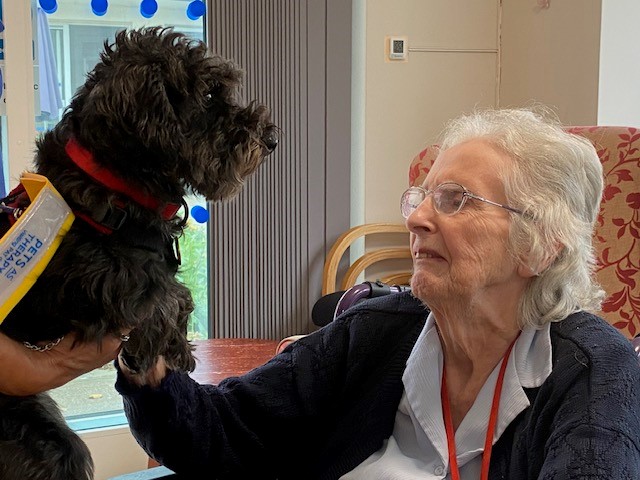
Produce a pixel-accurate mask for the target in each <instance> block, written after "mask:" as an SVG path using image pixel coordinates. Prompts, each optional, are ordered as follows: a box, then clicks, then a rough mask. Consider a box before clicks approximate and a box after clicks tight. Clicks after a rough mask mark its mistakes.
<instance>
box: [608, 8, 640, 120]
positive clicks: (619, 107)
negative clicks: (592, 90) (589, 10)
mask: <svg viewBox="0 0 640 480" xmlns="http://www.w3.org/2000/svg"><path fill="white" fill-rule="evenodd" d="M639 19H640V1H638V0H603V1H602V29H601V41H600V89H599V98H598V124H599V125H622V126H635V127H640V49H639V48H638V20H639Z"/></svg>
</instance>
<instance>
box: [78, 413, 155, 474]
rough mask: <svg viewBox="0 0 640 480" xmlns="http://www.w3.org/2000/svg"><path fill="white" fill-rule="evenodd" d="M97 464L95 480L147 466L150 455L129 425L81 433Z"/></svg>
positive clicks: (142, 468)
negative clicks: (140, 444) (136, 438)
mask: <svg viewBox="0 0 640 480" xmlns="http://www.w3.org/2000/svg"><path fill="white" fill-rule="evenodd" d="M80 437H81V438H82V440H84V442H85V443H86V444H87V446H88V447H89V450H90V451H91V457H92V458H93V462H94V464H95V480H107V479H108V478H111V477H114V476H116V475H121V474H123V473H129V472H135V471H138V470H144V469H146V468H147V464H148V461H149V457H148V456H147V454H146V453H145V452H144V450H142V448H141V447H140V446H139V445H138V443H137V442H136V440H135V439H134V438H133V435H131V431H130V430H129V427H128V426H127V425H123V426H119V427H111V428H101V429H97V430H91V431H87V432H82V433H80Z"/></svg>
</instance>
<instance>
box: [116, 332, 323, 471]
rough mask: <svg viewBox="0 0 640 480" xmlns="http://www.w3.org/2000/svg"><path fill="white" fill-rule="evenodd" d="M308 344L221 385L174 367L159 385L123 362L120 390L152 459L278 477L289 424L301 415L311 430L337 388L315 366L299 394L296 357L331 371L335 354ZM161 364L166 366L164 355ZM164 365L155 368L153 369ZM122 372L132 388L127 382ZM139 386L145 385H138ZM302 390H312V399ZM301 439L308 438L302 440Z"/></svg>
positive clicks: (180, 466)
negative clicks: (195, 378)
mask: <svg viewBox="0 0 640 480" xmlns="http://www.w3.org/2000/svg"><path fill="white" fill-rule="evenodd" d="M326 340H327V341H329V339H326ZM305 342H307V344H306V345H305V347H304V348H302V349H301V348H300V344H299V345H297V346H296V347H298V348H297V350H299V351H296V352H286V354H284V355H281V356H279V357H277V358H275V359H273V360H272V361H271V362H269V363H268V364H267V365H265V366H263V367H260V368H259V369H257V370H256V371H253V372H250V373H249V374H247V375H244V376H242V377H240V378H232V379H228V380H226V381H223V382H222V383H221V384H220V385H218V386H211V385H198V384H197V383H196V382H193V381H192V380H191V379H190V378H189V377H188V375H186V374H184V373H178V372H169V373H168V375H167V376H166V378H164V379H163V381H162V382H161V383H160V385H158V384H157V383H156V382H154V381H153V380H151V381H150V378H149V375H135V374H133V375H132V374H130V373H128V372H127V370H126V366H124V365H122V363H120V365H119V370H120V371H121V373H120V378H119V381H118V385H117V388H118V390H120V391H121V393H123V394H124V403H125V409H126V411H127V415H128V417H129V423H130V425H131V427H132V431H133V432H134V435H135V436H136V438H137V439H138V440H139V441H140V443H142V445H143V446H144V448H145V450H147V451H148V452H149V453H150V455H151V456H152V457H154V458H155V459H156V460H158V461H160V462H161V463H162V464H163V465H165V466H168V467H169V468H172V469H173V470H175V471H177V472H178V473H180V474H185V475H189V474H193V475H194V476H197V475H196V474H197V473H198V472H199V473H200V474H201V473H202V472H204V471H207V472H209V471H212V472H215V473H216V474H215V475H214V476H216V478H272V477H275V476H276V473H275V472H274V470H275V469H277V468H279V467H280V466H282V465H284V464H285V463H286V462H287V460H286V459H284V458H282V457H283V455H286V454H287V453H288V452H289V450H288V449H287V443H290V442H291V441H292V439H291V438H284V437H286V436H288V435H291V436H293V437H295V435H296V434H295V430H296V428H293V426H292V425H290V424H291V423H292V421H293V419H295V418H298V419H300V422H299V423H300V424H301V425H297V428H298V429H299V428H301V427H302V426H303V425H305V424H306V425H307V426H308V427H309V428H310V430H313V426H312V425H311V424H309V423H306V421H305V420H304V419H303V417H307V418H308V417H311V416H314V415H316V414H318V415H319V414H321V413H320V412H321V411H322V410H323V408H326V407H327V406H328V405H330V402H322V399H323V398H327V397H326V396H327V395H329V392H330V391H331V390H333V387H332V386H331V383H332V382H331V380H329V379H324V378H313V374H312V373H311V372H310V373H309V375H305V377H306V378H305V379H304V381H306V382H307V387H308V392H306V393H301V392H299V389H300V388H301V387H300V386H299V384H298V382H297V381H296V380H295V379H294V377H295V376H296V375H295V374H294V373H293V370H296V368H295V367H294V366H293V363H294V362H300V361H305V360H303V359H302V358H301V357H304V358H305V359H307V360H306V361H308V362H309V363H314V364H323V365H325V367H326V370H331V369H332V366H330V365H329V362H327V361H326V360H327V359H328V358H330V356H329V355H321V352H322V350H323V349H322V347H321V346H320V345H318V344H317V343H316V342H312V344H309V343H308V342H309V339H306V340H305ZM318 357H324V360H323V359H322V358H318ZM294 358H295V360H294ZM159 363H160V364H161V365H162V364H163V361H162V359H161V360H160V362H159ZM160 369H161V367H158V366H156V368H155V369H154V370H160ZM327 376H329V375H327ZM138 377H140V378H138ZM125 378H126V379H127V380H128V381H127V383H128V384H129V385H128V386H124V385H122V382H121V380H123V379H125ZM142 384H146V387H143V388H138V386H139V385H142ZM150 384H152V385H154V386H156V388H153V387H151V386H150ZM321 384H322V388H321V390H322V391H318V392H317V394H316V395H313V391H314V390H316V388H315V387H314V385H321ZM123 387H124V388H123ZM127 387H129V388H127ZM303 395H309V396H311V395H313V396H314V401H308V399H305V398H304V397H303ZM314 402H315V404H314ZM130 407H132V409H130ZM297 438H298V441H299V442H301V443H302V444H304V443H305V440H304V438H300V437H297ZM278 457H279V458H280V459H281V460H282V461H278ZM253 469H256V470H253ZM212 478H213V477H212Z"/></svg>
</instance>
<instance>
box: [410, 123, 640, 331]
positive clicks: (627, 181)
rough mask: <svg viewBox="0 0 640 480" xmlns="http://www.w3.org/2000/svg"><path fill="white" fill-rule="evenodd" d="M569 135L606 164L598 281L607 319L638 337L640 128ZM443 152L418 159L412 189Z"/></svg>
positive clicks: (578, 130) (432, 150)
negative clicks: (588, 143)
mask: <svg viewBox="0 0 640 480" xmlns="http://www.w3.org/2000/svg"><path fill="white" fill-rule="evenodd" d="M567 130H568V131H570V132H572V133H575V134H578V135H582V136H584V137H586V138H588V139H589V140H590V141H591V142H592V143H593V144H594V146H595V148H596V150H597V152H598V156H599V157H600V160H601V161H602V166H603V169H604V176H605V189H604V194H603V197H602V204H601V209H600V214H599V216H598V222H597V225H596V231H595V234H594V245H595V247H596V250H597V254H598V263H599V270H598V280H599V282H600V284H601V285H602V287H603V288H604V290H605V291H606V292H607V295H608V296H607V298H606V300H605V302H604V303H603V305H602V312H601V315H602V317H604V318H605V319H606V320H607V321H608V322H609V323H611V324H612V325H613V326H615V327H616V328H618V329H619V330H620V331H621V332H622V333H623V334H624V335H625V336H627V337H629V338H632V337H635V336H636V335H638V334H640V129H638V128H630V127H568V128H567ZM437 153H438V147H437V146H433V145H432V146H429V147H427V148H425V149H424V150H423V151H421V152H420V153H419V154H418V155H417V156H416V157H415V158H414V159H413V161H412V162H411V166H410V168H409V184H410V185H420V184H421V183H422V182H423V180H424V177H425V176H426V174H427V172H428V171H429V168H430V167H431V165H432V163H433V161H434V160H435V158H436V156H437Z"/></svg>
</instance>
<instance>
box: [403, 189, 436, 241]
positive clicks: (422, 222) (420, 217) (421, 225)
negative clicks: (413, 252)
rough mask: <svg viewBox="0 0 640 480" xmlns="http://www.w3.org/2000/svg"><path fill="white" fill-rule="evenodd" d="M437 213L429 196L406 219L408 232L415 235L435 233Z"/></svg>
mask: <svg viewBox="0 0 640 480" xmlns="http://www.w3.org/2000/svg"><path fill="white" fill-rule="evenodd" d="M435 216H436V211H435V208H434V207H433V203H432V200H431V196H430V195H429V196H427V197H426V198H425V199H424V200H423V201H422V202H420V204H418V206H416V208H415V210H413V212H411V214H410V215H409V216H408V217H407V218H406V220H405V224H406V226H407V230H409V231H410V232H413V233H421V232H425V231H426V232H433V231H434V230H435V226H436V224H435V221H434V220H435Z"/></svg>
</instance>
